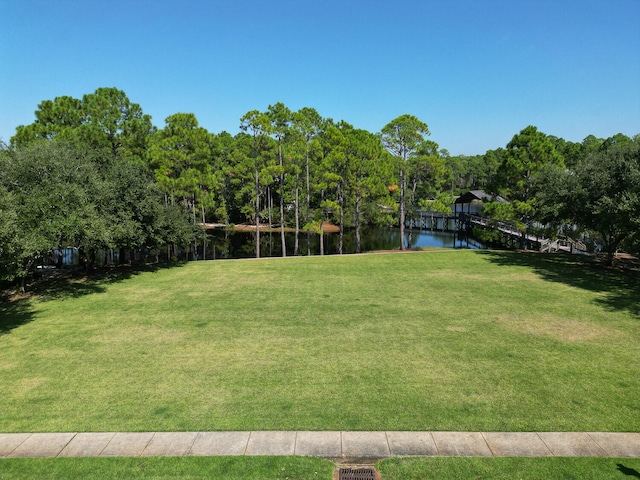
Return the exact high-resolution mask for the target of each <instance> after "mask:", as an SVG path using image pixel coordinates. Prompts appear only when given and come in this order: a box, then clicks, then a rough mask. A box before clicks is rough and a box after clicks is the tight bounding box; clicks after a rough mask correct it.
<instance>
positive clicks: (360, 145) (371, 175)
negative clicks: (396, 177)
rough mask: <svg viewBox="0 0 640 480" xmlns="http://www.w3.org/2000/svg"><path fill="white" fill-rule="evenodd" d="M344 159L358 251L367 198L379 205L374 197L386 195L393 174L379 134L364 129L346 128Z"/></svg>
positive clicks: (382, 197) (368, 200) (374, 204)
mask: <svg viewBox="0 0 640 480" xmlns="http://www.w3.org/2000/svg"><path fill="white" fill-rule="evenodd" d="M345 133H346V137H347V142H348V146H347V162H348V172H349V176H348V178H349V185H348V188H347V191H348V192H349V197H350V203H352V204H353V219H354V220H353V223H354V227H355V237H356V245H355V251H356V253H360V230H361V224H362V220H363V215H364V212H365V211H366V208H367V206H366V205H365V203H366V202H370V203H373V207H374V208H376V209H379V207H378V206H377V201H378V200H379V201H382V202H384V201H385V200H387V199H388V193H389V190H388V186H389V184H390V183H391V181H392V180H391V179H392V177H393V161H392V159H391V157H390V155H389V154H388V153H387V152H386V151H384V150H383V148H382V143H381V142H380V137H378V136H377V135H374V134H372V133H370V132H368V131H366V130H361V129H354V128H348V129H347V130H346V132H345Z"/></svg>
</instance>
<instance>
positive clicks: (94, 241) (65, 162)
mask: <svg viewBox="0 0 640 480" xmlns="http://www.w3.org/2000/svg"><path fill="white" fill-rule="evenodd" d="M35 117H36V118H35V121H34V122H33V123H31V124H29V125H21V126H18V127H17V128H16V134H15V135H14V136H13V137H12V138H11V140H10V143H9V145H3V146H2V149H1V151H0V268H1V272H2V274H1V276H2V278H3V279H9V280H15V279H22V280H24V279H25V278H27V276H28V275H30V274H31V273H33V271H34V269H35V267H36V266H37V265H38V263H39V262H41V260H42V258H43V257H53V259H52V261H53V262H54V263H55V262H58V263H59V262H60V255H61V253H60V252H61V251H62V248H63V247H66V246H74V247H76V248H78V249H79V251H80V252H81V257H82V262H83V263H84V264H85V265H87V266H91V265H93V264H95V262H96V258H97V256H98V255H104V254H105V252H107V251H113V250H116V251H118V253H119V255H118V257H119V259H120V261H127V262H128V261H132V260H135V258H136V256H137V255H139V254H140V252H141V251H143V252H144V254H145V255H152V256H155V258H160V257H162V258H166V259H176V258H196V257H197V254H198V252H197V248H198V246H197V243H196V241H195V240H196V239H197V237H198V236H201V235H202V228H201V227H200V226H199V224H208V223H220V224H224V225H233V224H252V225H261V226H268V227H274V228H277V229H279V231H280V236H281V241H282V244H283V248H282V252H283V255H286V248H285V235H284V232H285V229H292V230H293V231H295V232H296V235H295V246H294V254H296V255H298V254H305V253H306V254H310V252H309V251H307V252H300V251H299V248H298V237H299V235H311V234H320V238H322V233H323V225H325V222H330V223H333V224H335V225H337V226H338V227H339V230H340V234H339V235H340V240H342V235H343V233H344V230H345V229H346V228H353V229H354V230H355V232H356V250H357V251H359V248H360V245H359V229H360V226H361V225H364V224H380V225H392V224H396V225H399V227H400V229H401V230H402V232H401V233H402V234H401V235H400V238H401V239H402V240H401V245H399V247H400V248H401V249H402V248H406V246H407V245H406V243H405V235H404V231H403V230H404V226H405V218H406V217H407V216H408V215H412V214H413V212H414V211H415V210H416V209H417V208H423V209H431V210H434V211H447V210H448V208H449V205H451V203H452V202H453V196H454V195H455V194H458V193H459V192H461V191H463V190H465V189H470V188H483V189H486V190H487V191H490V192H493V193H494V194H496V195H498V194H500V195H502V196H504V197H505V198H507V199H508V200H510V201H511V202H510V203H509V204H497V203H496V204H494V205H489V207H488V209H487V211H488V212H490V213H491V214H492V215H494V216H495V217H496V218H500V219H511V220H513V221H515V222H518V223H519V225H521V226H522V228H527V227H531V226H532V225H534V224H536V225H542V224H544V225H545V227H546V228H556V231H557V232H559V231H561V229H562V228H564V227H565V226H566V225H568V224H571V225H574V226H575V225H577V226H578V227H582V228H585V229H589V230H591V231H594V232H596V233H597V234H598V235H600V236H601V237H602V241H603V242H604V244H605V247H606V248H607V249H610V248H618V247H620V246H621V245H624V246H625V247H627V248H630V249H633V248H636V246H637V231H638V228H637V227H638V224H637V219H638V217H640V215H638V195H639V194H638V185H640V181H637V174H638V143H639V140H638V136H637V135H636V136H635V137H634V138H629V137H626V136H624V135H622V134H618V135H616V136H614V137H612V138H609V139H599V138H596V137H594V136H592V135H591V136H589V137H587V138H585V140H584V141H583V142H582V143H572V142H568V141H565V140H563V139H561V138H556V137H553V136H549V135H546V134H544V133H542V132H539V131H538V130H537V129H536V128H535V127H527V128H525V129H524V130H522V131H521V132H520V133H518V134H517V135H515V136H514V138H513V140H512V141H511V142H510V143H509V144H508V145H507V146H506V148H498V149H496V150H491V151H488V152H486V153H485V154H483V155H477V156H463V155H459V156H451V155H449V153H448V152H447V150H445V149H441V148H440V146H439V145H438V144H437V143H435V142H434V141H432V140H430V139H428V138H427V137H428V136H429V134H430V132H429V128H428V126H427V124H426V123H424V122H422V121H421V120H420V119H418V118H416V117H415V116H412V115H409V114H405V115H401V116H399V117H398V118H396V119H393V120H391V121H390V122H389V123H388V124H387V125H386V126H385V127H383V128H382V130H381V131H380V132H377V133H372V132H368V131H366V130H363V129H359V128H357V127H355V126H353V125H351V124H349V123H347V122H346V121H344V120H340V121H334V120H333V119H331V118H325V117H322V116H321V115H320V114H319V113H318V112H317V111H316V110H315V109H313V108H309V107H304V108H301V109H300V110H298V111H292V110H290V109H289V108H288V107H287V106H286V105H284V104H283V103H276V104H273V105H270V106H269V107H268V108H267V110H266V111H258V110H252V111H249V112H247V113H246V114H245V115H243V116H242V118H240V119H239V128H240V132H239V133H238V134H236V135H231V134H229V133H227V132H220V133H211V132H209V131H207V130H206V129H205V128H204V127H202V126H200V125H199V123H198V121H197V118H196V116H195V115H194V114H192V113H176V114H173V115H170V116H169V117H167V118H166V119H165V123H164V126H163V127H162V128H156V127H154V126H153V124H152V121H151V117H150V116H149V115H147V114H144V112H143V110H142V108H141V107H140V105H138V104H136V103H133V102H131V101H130V100H129V98H128V97H127V95H126V94H125V93H124V92H123V91H121V90H118V89H117V88H99V89H97V90H96V91H95V92H94V93H91V94H86V95H84V96H83V97H82V98H81V99H77V98H73V97H69V96H63V97H57V98H55V99H54V100H45V101H43V102H41V103H40V104H39V105H38V108H37V110H36V111H35ZM614 164H615V165H614ZM605 165H607V168H606V169H605V168H604V166H605ZM614 166H617V167H616V168H618V170H619V172H618V174H617V176H614V177H612V176H611V175H612V174H610V173H607V172H611V171H613V170H612V169H613V168H614ZM603 169H604V170H606V172H603ZM618 170H616V171H618ZM594 178H595V179H598V180H593V179H594ZM589 182H591V183H589ZM594 182H595V183H594ZM607 188H609V190H607ZM578 194H579V195H580V197H579V198H578V197H577V196H576V195H578ZM592 197H593V198H592ZM605 197H606V200H604V198H605ZM505 205H506V206H505ZM577 205H581V206H582V207H584V211H578V210H579V209H578V207H577ZM607 208H609V210H607ZM611 209H617V210H615V211H614V210H611ZM596 210H597V211H598V212H600V211H602V212H603V213H602V215H603V216H605V217H606V216H607V215H609V219H610V220H611V219H616V221H614V222H612V223H614V224H616V226H618V227H619V226H620V224H623V225H624V227H623V228H622V230H624V232H623V233H619V232H617V231H616V232H614V231H613V230H611V229H609V230H606V229H604V227H603V226H602V225H599V224H598V225H596V224H593V223H590V222H593V219H594V217H593V215H592V213H593V212H594V211H596ZM612 212H614V213H612ZM624 212H626V213H624ZM587 213H589V214H587ZM624 215H627V217H629V218H628V219H626V218H627V217H624V218H623V216H624ZM634 215H635V216H634ZM634 229H635V230H634ZM256 237H257V238H256V257H259V256H260V229H259V228H257V229H256ZM204 245H206V242H205V243H204ZM307 245H309V242H307ZM341 246H342V241H340V242H339V246H338V249H339V251H340V252H341ZM203 248H204V247H203Z"/></svg>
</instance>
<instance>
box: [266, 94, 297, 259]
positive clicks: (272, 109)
mask: <svg viewBox="0 0 640 480" xmlns="http://www.w3.org/2000/svg"><path fill="white" fill-rule="evenodd" d="M266 116H267V118H268V119H269V133H270V134H271V135H273V137H274V138H275V139H276V141H277V142H278V164H279V169H278V170H277V172H278V187H279V190H280V202H279V204H280V240H281V242H282V256H283V257H286V256H287V242H286V239H285V235H284V228H285V218H284V204H285V193H284V187H285V174H286V167H285V164H284V154H283V140H284V138H285V135H286V134H287V132H288V131H289V127H290V124H291V110H289V109H288V108H287V107H286V106H285V105H284V103H282V102H278V103H276V104H275V105H269V108H268V110H267V112H266Z"/></svg>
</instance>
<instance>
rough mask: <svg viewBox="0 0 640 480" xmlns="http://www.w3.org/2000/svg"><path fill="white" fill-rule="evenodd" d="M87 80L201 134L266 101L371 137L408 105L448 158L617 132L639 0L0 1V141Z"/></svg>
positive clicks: (634, 84) (627, 100)
mask: <svg viewBox="0 0 640 480" xmlns="http://www.w3.org/2000/svg"><path fill="white" fill-rule="evenodd" d="M99 87H117V88H119V89H121V90H123V91H124V92H125V93H126V94H127V96H128V97H129V99H130V100H131V101H133V102H136V103H139V104H140V105H141V106H142V108H143V110H144V112H145V113H148V114H150V115H151V116H152V117H153V122H154V124H155V125H156V126H158V127H162V126H163V125H164V119H165V118H166V117H167V116H169V115H171V114H173V113H176V112H192V113H194V114H195V115H196V117H197V118H198V120H199V122H200V124H201V125H202V126H204V127H205V128H207V129H208V130H209V131H211V132H214V133H218V132H221V131H223V130H226V131H228V132H230V133H232V134H235V133H237V132H238V124H239V119H240V117H241V116H242V115H244V114H245V113H246V112H247V111H249V110H253V109H258V110H265V109H266V108H267V107H268V106H269V105H270V104H273V103H275V102H278V101H281V102H284V103H285V104H286V105H287V106H288V107H289V108H291V109H292V110H297V109H298V108H300V107H303V106H308V107H313V108H315V109H316V110H318V112H319V113H320V114H321V115H322V116H324V117H331V118H333V119H334V120H345V121H347V122H349V123H351V124H353V125H355V126H356V127H358V128H364V129H367V130H369V131H372V132H378V131H380V130H381V128H382V127H383V126H384V125H385V124H386V123H388V122H389V121H390V120H392V119H394V118H395V117H397V116H398V115H400V114H403V113H410V114H413V115H416V116H417V117H419V118H420V119H421V120H422V121H424V122H426V123H427V124H428V125H429V128H430V130H431V137H430V138H431V139H432V140H434V141H435V142H437V143H438V144H439V145H440V147H441V148H446V149H448V150H449V151H450V152H451V153H452V154H467V155H473V154H478V153H484V152H485V151H486V150H488V149H493V148H498V147H504V146H505V145H506V144H507V143H508V142H509V140H510V139H511V137H512V136H513V135H514V134H515V133H517V132H518V131H520V130H521V129H523V128H524V127H526V126H527V125H535V126H537V127H538V129H540V130H542V131H543V132H545V133H548V134H552V135H556V136H559V137H563V138H565V139H567V140H571V141H582V139H583V138H584V137H586V136H587V135H589V134H594V135H596V136H598V137H608V136H611V135H613V134H615V133H618V132H622V133H624V134H626V135H630V136H631V135H634V134H636V133H640V0H607V1H604V0H597V1H594V0H387V1H381V0H211V1H204V0H198V1H196V0H179V1H168V0H154V1H151V0H0V139H2V140H4V141H5V142H8V141H9V139H10V138H11V136H13V134H14V133H15V128H16V127H17V126H18V125H20V124H29V123H31V122H33V120H34V119H35V117H34V114H33V112H34V110H36V108H37V105H38V103H40V102H41V101H42V100H46V99H53V98H55V97H58V96H62V95H70V96H73V97H77V98H80V97H82V95H83V94H85V93H92V92H93V91H95V90H96V88H99Z"/></svg>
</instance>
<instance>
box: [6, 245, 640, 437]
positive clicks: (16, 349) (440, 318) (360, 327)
mask: <svg viewBox="0 0 640 480" xmlns="http://www.w3.org/2000/svg"><path fill="white" fill-rule="evenodd" d="M583 261H584V259H583V258H582V257H577V256H575V257H570V256H562V255H556V256H543V255H538V254H525V253H513V252H475V251H431V252H420V253H396V254H385V255H361V256H354V255H352V256H342V257H338V256H332V257H298V258H287V259H264V260H260V261H255V260H227V261H213V262H197V263H189V264H187V265H184V266H180V267H174V268H160V269H157V270H155V271H144V272H138V273H133V272H131V273H126V274H123V273H122V272H118V273H116V274H114V275H113V276H112V277H107V278H104V279H103V280H99V281H76V282H72V283H71V284H57V285H56V286H53V287H51V288H49V289H48V290H46V291H44V292H43V293H42V295H39V296H35V297H33V298H31V299H28V300H22V301H14V302H10V303H7V302H5V303H2V304H0V318H1V320H0V385H2V392H3V393H2V395H0V412H1V414H0V431H2V432H17V431H171V430H190V431H196V430H271V429H275V430H285V429H292V430H307V429H308V430H468V431H550V430H551V431H553V430H559V431H640V362H639V361H638V359H640V280H639V279H638V278H637V276H634V274H631V273H627V274H625V273H617V272H613V271H609V270H605V269H602V268H599V267H597V266H593V265H590V264H584V263H582V262H583Z"/></svg>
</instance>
